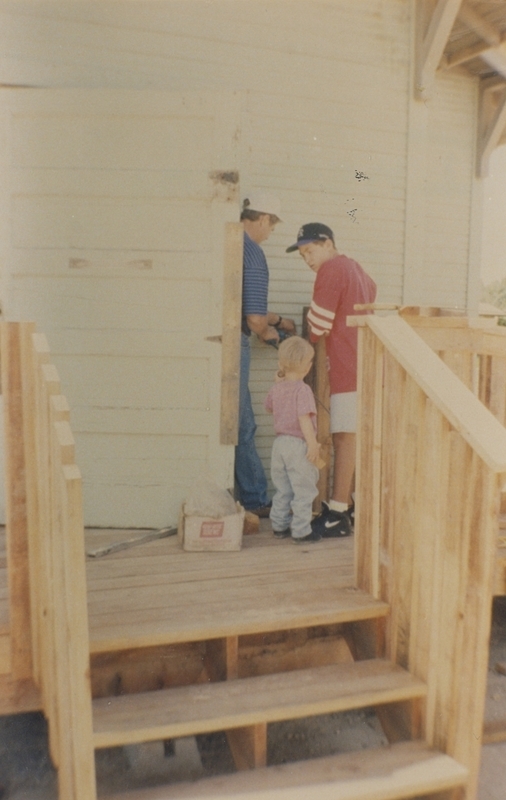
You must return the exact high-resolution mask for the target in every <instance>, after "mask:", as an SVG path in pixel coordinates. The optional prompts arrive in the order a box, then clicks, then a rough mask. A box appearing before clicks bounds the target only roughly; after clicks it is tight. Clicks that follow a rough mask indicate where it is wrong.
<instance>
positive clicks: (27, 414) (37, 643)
mask: <svg viewBox="0 0 506 800" xmlns="http://www.w3.org/2000/svg"><path fill="white" fill-rule="evenodd" d="M34 336H36V334H34V332H33V325H29V324H26V325H23V327H22V329H21V367H22V384H23V418H24V423H25V438H24V443H25V480H26V502H27V537H28V566H29V573H30V583H29V591H30V618H31V626H32V654H33V677H34V680H35V681H36V683H37V685H38V686H40V685H41V675H40V672H41V649H42V645H41V638H42V636H43V633H42V630H41V626H42V622H41V594H40V591H41V586H40V580H41V573H40V570H41V560H40V551H41V537H40V532H39V531H40V529H39V509H38V486H37V479H38V473H37V443H36V423H37V408H36V388H35V358H36V354H35V350H34V342H33V339H34ZM39 344H42V343H41V342H40V340H39ZM46 344H47V342H46ZM46 353H47V351H46ZM38 357H39V358H41V357H42V355H41V353H39V356H38ZM47 358H49V354H48V353H47Z"/></svg>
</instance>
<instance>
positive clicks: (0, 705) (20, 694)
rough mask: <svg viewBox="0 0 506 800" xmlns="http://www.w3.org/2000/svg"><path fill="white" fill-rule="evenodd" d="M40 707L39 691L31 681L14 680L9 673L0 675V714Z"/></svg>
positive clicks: (25, 711) (23, 712)
mask: <svg viewBox="0 0 506 800" xmlns="http://www.w3.org/2000/svg"><path fill="white" fill-rule="evenodd" d="M41 708H42V701H41V697H40V692H39V690H38V689H37V686H36V685H35V684H34V683H33V681H31V680H26V681H14V680H12V677H11V676H10V675H0V715H2V716H3V715H6V714H25V713H27V712H28V711H39V710H40V709H41Z"/></svg>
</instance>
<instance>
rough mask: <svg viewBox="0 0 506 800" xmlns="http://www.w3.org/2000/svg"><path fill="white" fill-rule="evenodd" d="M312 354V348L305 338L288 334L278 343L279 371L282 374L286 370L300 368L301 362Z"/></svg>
mask: <svg viewBox="0 0 506 800" xmlns="http://www.w3.org/2000/svg"><path fill="white" fill-rule="evenodd" d="M312 355H314V348H313V347H312V345H310V344H309V342H308V341H307V340H306V339H303V338H302V337H301V336H290V337H289V338H288V339H285V341H284V342H281V344H280V345H279V350H278V363H279V368H280V373H282V374H283V375H284V374H285V373H286V372H291V371H295V370H298V369H300V367H301V366H302V364H304V362H305V361H307V360H308V358H309V357H310V356H312ZM280 377H282V375H280Z"/></svg>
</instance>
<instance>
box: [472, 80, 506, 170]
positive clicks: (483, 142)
mask: <svg viewBox="0 0 506 800" xmlns="http://www.w3.org/2000/svg"><path fill="white" fill-rule="evenodd" d="M487 105H488V100H487V97H486V96H485V95H484V93H482V96H481V98H480V128H479V130H480V131H481V135H479V138H478V159H477V161H478V163H477V171H478V176H479V177H481V178H483V177H485V176H486V175H487V173H488V164H489V159H490V155H491V153H492V150H493V149H494V148H495V147H497V145H498V144H499V142H500V140H501V137H502V135H503V133H504V130H505V128H506V91H505V92H504V93H503V96H502V99H501V101H500V103H499V105H498V106H497V108H496V110H495V113H493V115H492V119H491V121H490V123H489V124H488V125H487Z"/></svg>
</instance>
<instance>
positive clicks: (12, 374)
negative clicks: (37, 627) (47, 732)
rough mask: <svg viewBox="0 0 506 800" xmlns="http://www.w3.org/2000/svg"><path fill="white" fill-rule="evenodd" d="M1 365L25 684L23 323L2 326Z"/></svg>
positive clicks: (9, 529) (14, 668) (17, 665)
mask: <svg viewBox="0 0 506 800" xmlns="http://www.w3.org/2000/svg"><path fill="white" fill-rule="evenodd" d="M25 324H26V323H25ZM1 361H2V387H3V392H4V418H5V419H4V421H5V450H6V471H5V472H6V537H7V563H8V579H9V616H10V640H11V672H12V677H13V678H15V679H17V680H20V679H26V678H30V677H31V676H32V642H31V602H30V581H29V571H28V532H27V528H28V524H27V502H26V482H25V450H24V429H25V426H24V409H23V394H22V391H23V387H22V369H21V324H20V323H16V322H4V323H2V328H1Z"/></svg>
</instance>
